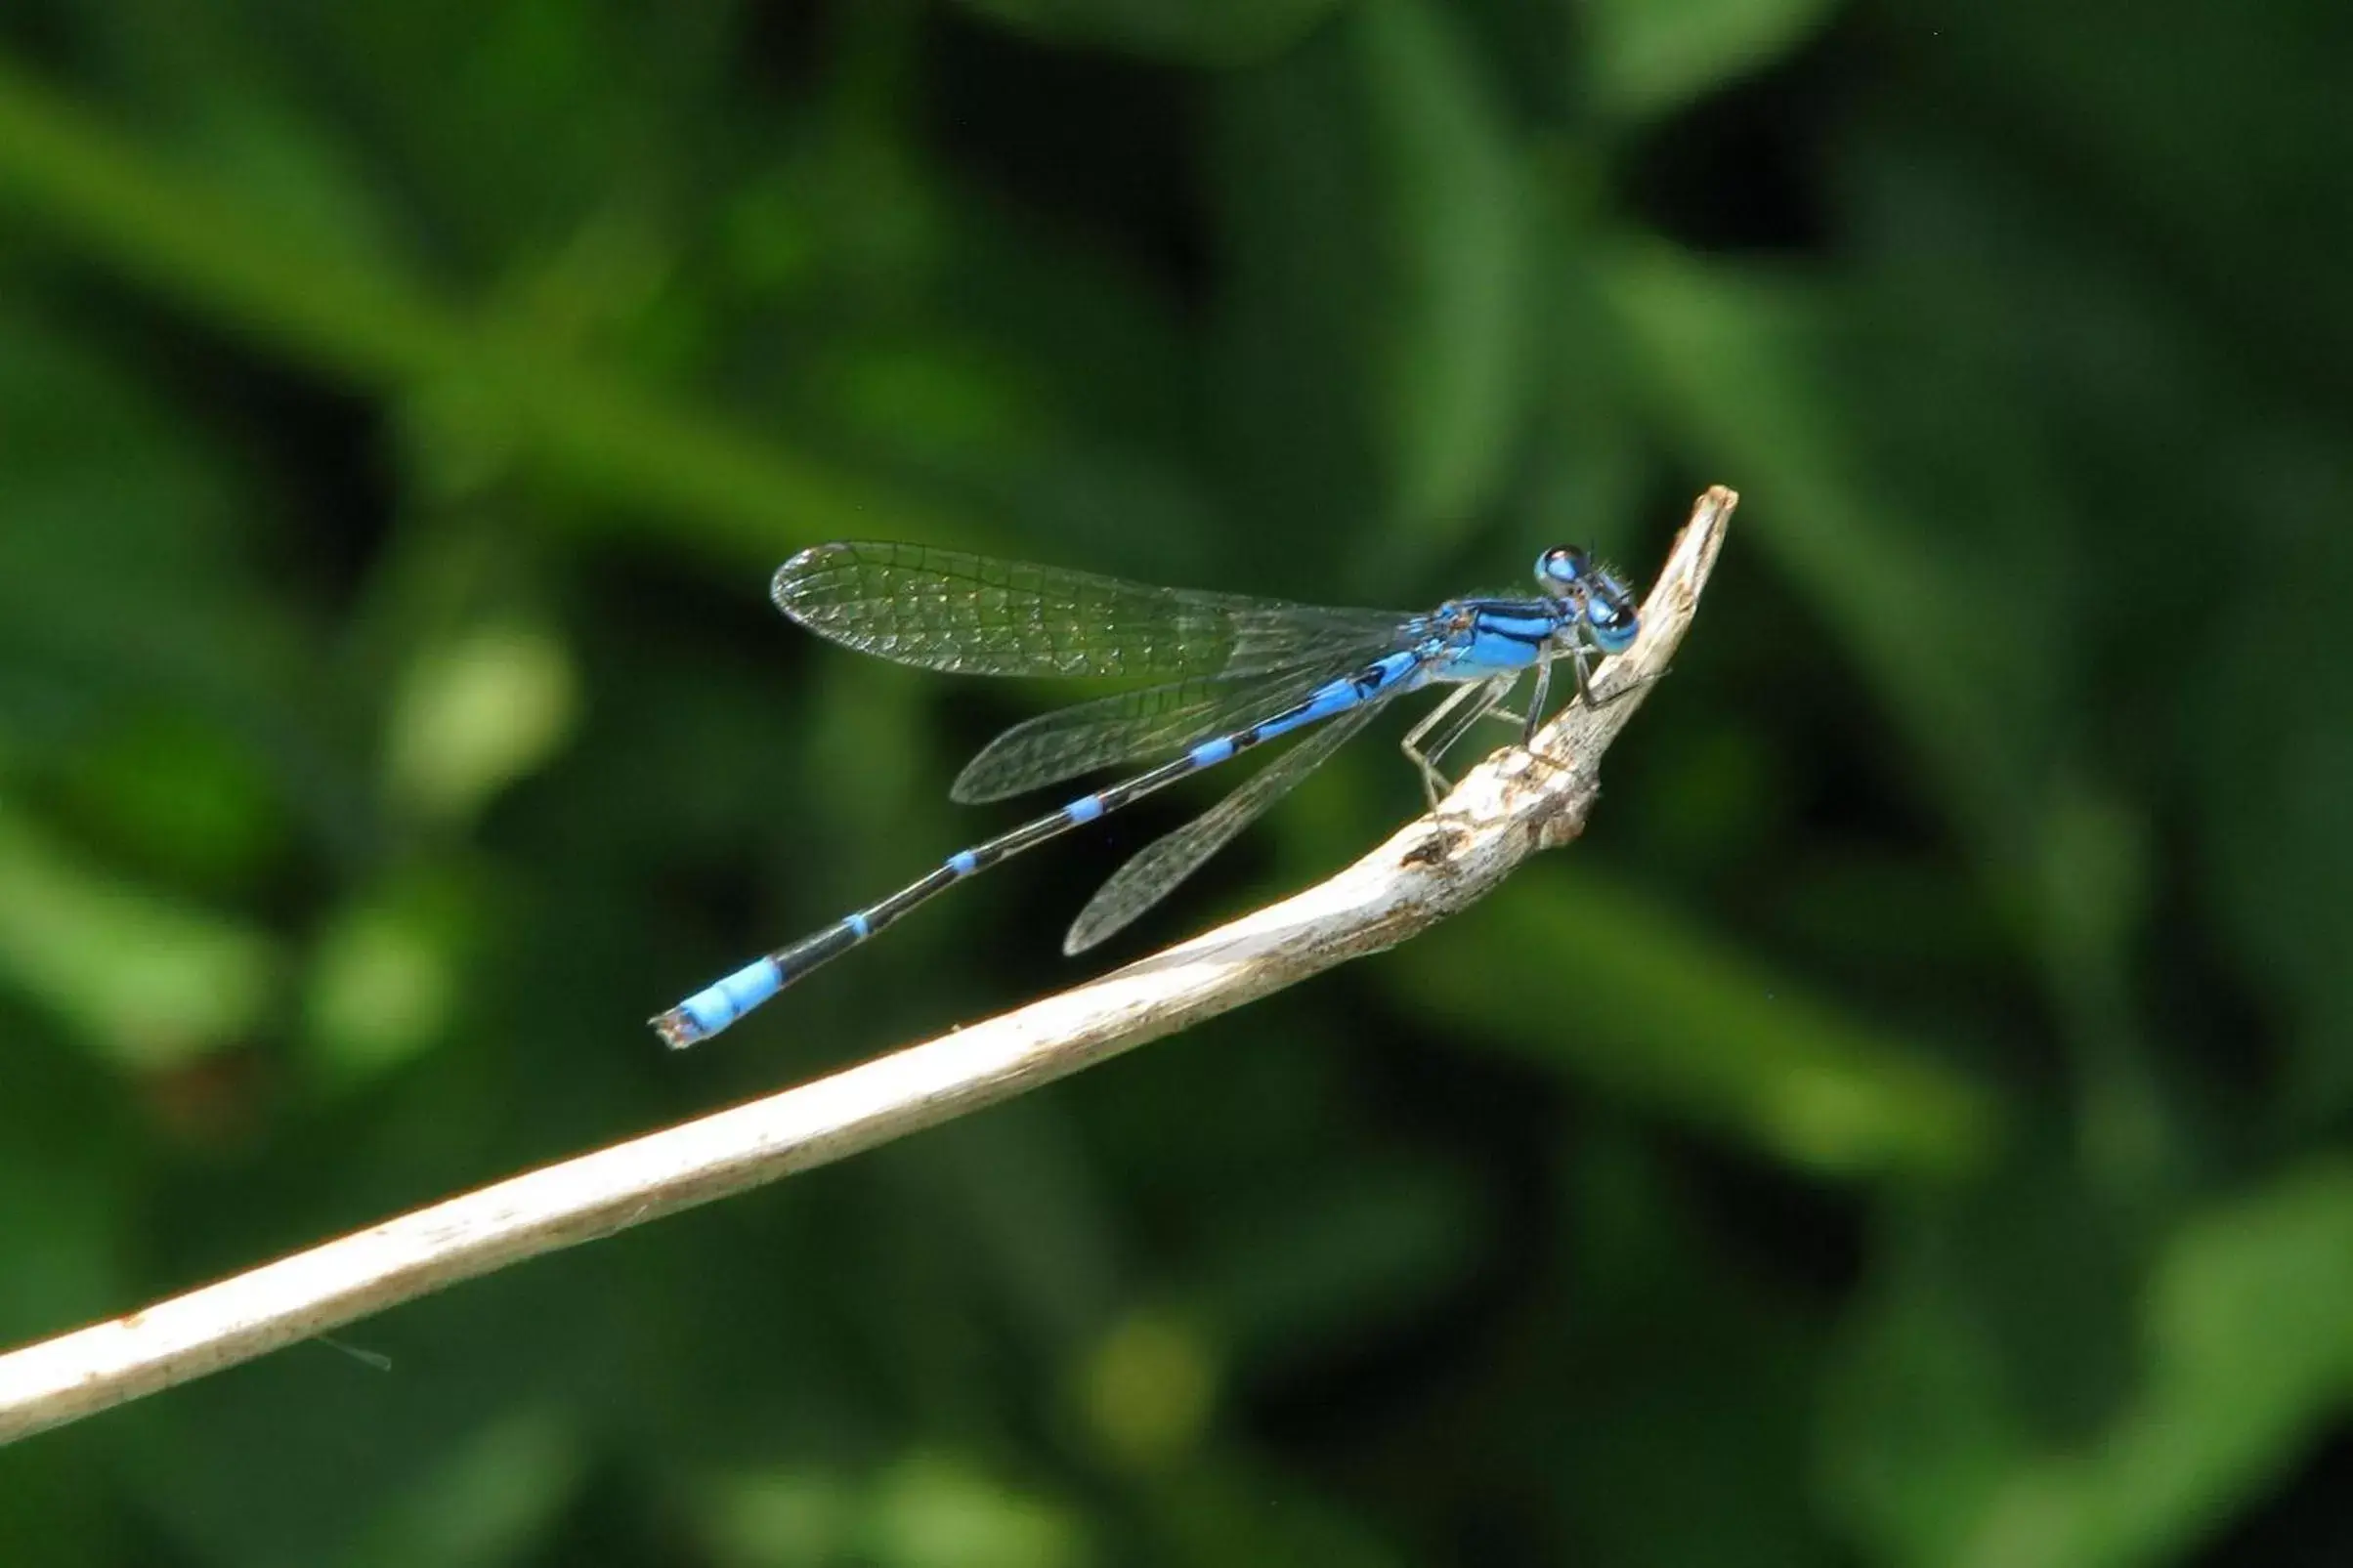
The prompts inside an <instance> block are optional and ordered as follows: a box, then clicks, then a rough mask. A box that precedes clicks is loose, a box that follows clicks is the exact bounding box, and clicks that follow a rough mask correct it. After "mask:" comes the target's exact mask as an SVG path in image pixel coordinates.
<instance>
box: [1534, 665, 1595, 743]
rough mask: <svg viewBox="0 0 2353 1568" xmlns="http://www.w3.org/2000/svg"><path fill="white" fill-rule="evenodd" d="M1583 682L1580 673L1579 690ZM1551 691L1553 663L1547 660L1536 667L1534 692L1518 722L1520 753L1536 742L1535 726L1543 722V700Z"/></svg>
mask: <svg viewBox="0 0 2353 1568" xmlns="http://www.w3.org/2000/svg"><path fill="white" fill-rule="evenodd" d="M1583 682H1584V676H1583V673H1582V672H1581V671H1580V673H1579V675H1578V684H1579V688H1580V689H1582V687H1583ZM1552 689H1553V661H1552V660H1551V659H1549V658H1548V659H1544V660H1542V661H1540V662H1539V663H1538V664H1537V665H1536V690H1535V692H1534V694H1533V695H1532V696H1530V697H1529V698H1528V711H1527V717H1526V718H1523V719H1521V720H1520V721H1519V749H1520V750H1522V751H1525V750H1526V749H1527V748H1528V747H1529V746H1531V745H1533V744H1535V742H1536V726H1537V725H1539V724H1542V723H1543V722H1544V699H1545V698H1546V697H1547V696H1548V695H1549V694H1550V693H1551V691H1552Z"/></svg>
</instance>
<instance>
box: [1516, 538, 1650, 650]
mask: <svg viewBox="0 0 2353 1568" xmlns="http://www.w3.org/2000/svg"><path fill="white" fill-rule="evenodd" d="M1536 581H1537V582H1538V583H1539V584H1541V585H1542V586H1543V588H1544V591H1545V592H1547V593H1549V594H1551V595H1552V596H1553V597H1554V598H1556V599H1562V600H1565V601H1567V602H1568V603H1570V604H1573V605H1575V606H1576V607H1577V609H1578V611H1579V616H1578V618H1579V620H1580V621H1581V622H1582V623H1583V625H1584V627H1585V630H1586V634H1587V635H1588V636H1590V637H1591V638H1592V639H1593V644H1594V646H1595V647H1596V648H1599V649H1600V650H1601V651H1602V652H1603V653H1604V654H1620V653H1624V652H1625V651H1626V650H1627V649H1628V648H1630V647H1632V646H1633V643H1634V634H1635V632H1636V631H1637V630H1638V629H1640V626H1641V619H1640V617H1639V616H1637V615H1636V614H1635V611H1634V596H1633V595H1632V594H1631V593H1629V592H1627V591H1626V585H1625V584H1624V583H1622V582H1620V581H1618V579H1617V573H1615V572H1611V571H1610V570H1609V569H1608V568H1607V567H1605V566H1603V565H1601V564H1600V563H1599V562H1597V561H1595V560H1594V558H1593V557H1592V556H1590V555H1587V554H1586V553H1585V552H1584V551H1583V550H1580V549H1578V548H1577V547H1576V546H1575V545H1573V544H1561V545H1555V546H1554V547H1553V548H1552V549H1550V550H1547V551H1545V552H1544V553H1543V554H1542V555H1540V556H1538V557H1537V558H1536Z"/></svg>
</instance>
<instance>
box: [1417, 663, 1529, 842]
mask: <svg viewBox="0 0 2353 1568" xmlns="http://www.w3.org/2000/svg"><path fill="white" fill-rule="evenodd" d="M1518 683H1519V676H1518V674H1511V675H1497V676H1492V677H1490V678H1489V679H1487V680H1483V681H1476V682H1473V683H1471V684H1470V685H1467V686H1463V687H1461V688H1458V689H1457V690H1456V691H1455V693H1454V694H1453V695H1452V696H1451V697H1449V698H1447V699H1446V700H1445V701H1443V702H1440V703H1439V704H1438V705H1437V706H1436V707H1433V708H1432V709H1431V710H1430V711H1429V712H1428V713H1426V714H1424V715H1423V717H1422V721H1421V722H1420V723H1419V724H1416V725H1415V726H1414V727H1413V728H1412V729H1411V730H1409V731H1407V732H1406V736H1405V739H1404V740H1403V741H1400V742H1397V749H1398V750H1400V751H1402V752H1404V753H1405V759H1406V760H1407V761H1408V762H1411V763H1412V764H1413V765H1414V768H1415V770H1416V771H1417V772H1419V773H1420V774H1421V776H1422V792H1423V793H1424V794H1425V795H1427V796H1428V797H1429V799H1430V814H1431V815H1432V816H1433V817H1434V816H1436V815H1437V812H1438V797H1439V796H1441V795H1443V794H1444V793H1445V792H1446V791H1447V790H1449V789H1452V788H1453V787H1454V781H1453V780H1451V779H1449V778H1447V777H1446V776H1445V775H1444V774H1443V773H1440V772H1439V771H1438V767H1437V760H1436V759H1437V758H1439V757H1442V756H1444V755H1445V754H1446V750H1447V748H1448V747H1449V746H1451V745H1453V744H1454V743H1455V742H1457V741H1460V740H1461V739H1462V738H1463V737H1464V736H1465V735H1467V734H1468V733H1470V730H1471V727H1472V726H1473V725H1475V724H1476V723H1477V722H1478V721H1479V720H1480V719H1482V718H1484V717H1485V716H1486V714H1487V710H1488V709H1489V708H1491V707H1493V706H1494V705H1495V704H1496V703H1498V702H1500V701H1502V700H1503V699H1504V698H1505V696H1506V695H1508V694H1509V693H1510V692H1511V690H1512V688H1513V687H1514V686H1515V685H1517V684H1518ZM1433 730H1435V731H1438V732H1439V734H1438V738H1437V740H1436V741H1435V742H1433V743H1430V744H1428V745H1425V744H1424V742H1425V741H1426V740H1427V739H1428V738H1429V736H1430V734H1431V732H1432V731H1433Z"/></svg>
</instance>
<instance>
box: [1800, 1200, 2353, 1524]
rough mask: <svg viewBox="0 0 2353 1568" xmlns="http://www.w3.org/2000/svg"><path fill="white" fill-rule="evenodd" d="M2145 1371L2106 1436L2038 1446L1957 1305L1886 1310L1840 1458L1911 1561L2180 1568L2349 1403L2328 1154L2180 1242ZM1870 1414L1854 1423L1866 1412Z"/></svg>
mask: <svg viewBox="0 0 2353 1568" xmlns="http://www.w3.org/2000/svg"><path fill="white" fill-rule="evenodd" d="M2141 1330H2142V1334H2141V1346H2140V1348H2141V1350H2142V1354H2143V1358H2144V1366H2145V1371H2144V1373H2143V1375H2142V1377H2141V1378H2140V1380H2139V1384H2138V1387H2137V1389H2136V1390H2135V1392H2134V1393H2133V1394H2132V1395H2131V1397H2130V1398H2129V1399H2128V1400H2127V1402H2126V1403H2125V1405H2124V1406H2123V1408H2122V1409H2121V1411H2120V1412H2119V1413H2118V1415H2117V1417H2116V1418H2115V1419H2114V1420H2112V1421H2111V1422H2109V1423H2108V1425H2107V1426H2106V1427H2105V1429H2103V1430H2100V1431H2098V1432H2096V1433H2094V1434H2092V1435H2091V1436H2090V1437H2089V1438H2086V1437H2084V1436H2082V1435H2080V1434H2075V1435H2072V1436H2068V1437H2066V1438H2064V1439H2058V1440H2049V1441H2044V1440H2038V1438H2037V1437H2036V1436H2035V1435H2033V1434H2034V1428H2033V1427H2032V1423H2031V1422H2029V1421H2028V1420H2026V1419H2025V1418H2024V1415H2023V1413H2022V1412H2021V1411H2020V1410H2019V1409H2017V1408H2016V1406H2015V1404H2014V1403H2012V1402H2009V1401H2005V1399H2004V1398H2003V1397H2002V1396H2001V1393H2000V1390H2001V1389H2002V1388H2003V1387H2004V1386H2005V1385H2006V1384H2007V1385H2010V1386H2014V1384H2013V1383H2011V1381H2010V1379H2008V1378H2006V1377H2004V1376H2003V1368H2002V1364H2001V1362H2002V1358H2001V1354H2000V1351H1999V1348H1998V1346H1997V1345H1996V1344H1995V1343H1994V1342H1992V1341H1990V1340H1989V1339H1987V1338H1986V1337H1984V1336H1983V1335H1982V1334H1980V1333H1979V1332H1978V1330H1977V1329H1976V1328H1974V1327H1973V1326H1972V1325H1971V1323H1970V1322H1969V1320H1968V1318H1967V1317H1966V1315H1965V1314H1963V1313H1960V1312H1956V1311H1954V1310H1953V1303H1952V1300H1951V1298H1950V1296H1949V1294H1948V1293H1912V1294H1910V1295H1907V1296H1906V1297H1904V1300H1903V1303H1902V1308H1901V1310H1899V1311H1895V1312H1892V1313H1882V1314H1880V1315H1879V1316H1878V1317H1877V1318H1876V1319H1875V1320H1874V1321H1873V1323H1872V1326H1871V1328H1870V1330H1869V1333H1868V1335H1867V1336H1866V1339H1865V1341H1864V1349H1865V1355H1864V1357H1863V1358H1862V1359H1860V1360H1859V1361H1858V1362H1857V1364H1856V1366H1855V1368H1854V1371H1855V1373H1856V1381H1855V1384H1854V1386H1856V1387H1857V1388H1859V1389H1871V1390H1874V1391H1875V1397H1874V1398H1873V1399H1872V1400H1871V1401H1870V1402H1869V1403H1868V1405H1867V1409H1861V1408H1859V1407H1857V1406H1854V1405H1849V1406H1848V1407H1847V1419H1846V1420H1844V1421H1843V1422H1842V1423H1840V1424H1837V1425H1834V1427H1833V1434H1834V1435H1833V1451H1832V1452H1833V1460H1834V1462H1835V1463H1837V1464H1838V1466H1839V1474H1840V1475H1841V1477H1842V1479H1843V1481H1844V1482H1845V1483H1846V1484H1845V1485H1842V1486H1841V1487H1840V1488H1839V1493H1838V1495H1840V1496H1842V1497H1845V1498H1847V1499H1849V1500H1850V1501H1851V1504H1852V1505H1853V1506H1854V1508H1855V1514H1856V1522H1857V1524H1858V1525H1859V1526H1860V1527H1861V1530H1862V1531H1863V1533H1864V1534H1865V1535H1866V1536H1867V1537H1868V1538H1869V1539H1870V1540H1872V1541H1873V1542H1874V1543H1875V1545H1876V1547H1877V1548H1878V1550H1879V1551H1880V1552H1882V1553H1884V1555H1885V1560H1888V1561H1891V1562H1895V1563H1900V1564H1904V1565H1908V1568H2141V1565H2155V1564H2160V1563H2167V1562H2177V1561H2181V1560H2183V1556H2184V1553H2186V1552H2187V1551H2189V1550H2191V1549H2192V1548H2193V1547H2195V1546H2196V1545H2197V1543H2198V1542H2199V1541H2200V1540H2201V1539H2202V1538H2203V1536H2205V1535H2206V1534H2207V1533H2208V1532H2209V1531H2211V1530H2212V1529H2213V1528H2214V1525H2215V1522H2216V1520H2217V1519H2218V1518H2219V1517H2220V1516H2221V1515H2222V1514H2223V1512H2224V1511H2225V1510H2226V1509H2227V1508H2228V1507H2229V1506H2230V1505H2231V1504H2234V1503H2236V1502H2238V1501H2240V1500H2243V1499H2246V1498H2247V1497H2249V1496H2250V1495H2256V1494H2259V1493H2260V1492H2261V1491H2262V1490H2264V1489H2265V1488H2266V1487H2267V1486H2268V1485H2270V1484H2273V1483H2274V1482H2276V1481H2277V1480H2278V1479H2280V1478H2281V1477H2282V1476H2283V1474H2284V1472H2286V1471H2287V1470H2288V1469H2289V1467H2290V1466H2292V1465H2293V1464H2294V1463H2295V1462H2296V1460H2297V1459H2298V1457H2299V1456H2300V1455H2301V1454H2302V1453H2303V1452H2304V1451H2305V1449H2306V1448H2307V1447H2308V1446H2309V1445H2311V1444H2312V1443H2313V1442H2314V1441H2316V1440H2317V1439H2318V1438H2319V1436H2320V1435H2321V1433H2322V1432H2323V1431H2325V1430H2326V1429H2327V1427H2328V1426H2329V1424H2330V1423H2331V1422H2332V1420H2336V1419H2337V1417H2338V1415H2339V1413H2340V1412H2341V1411H2342V1410H2343V1409H2344V1407H2345V1403H2346V1401H2347V1399H2348V1397H2349V1396H2353V1168H2349V1167H2347V1166H2346V1165H2343V1164H2341V1163H2337V1162H2326V1163H2321V1164H2316V1165H2309V1166H2306V1167H2304V1168H2303V1169H2301V1170H2298V1171H2295V1172H2293V1173H2291V1174H2289V1175H2288V1176H2286V1177H2284V1178H2282V1179H2281V1180H2279V1181H2277V1182H2275V1183H2274V1184H2273V1185H2272V1186H2271V1187H2269V1188H2267V1189H2264V1190H2260V1191H2258V1192H2256V1193H2254V1194H2252V1195H2251V1196H2249V1197H2246V1198H2243V1199H2241V1200H2239V1201H2237V1202H2235V1203H2229V1204H2225V1205H2221V1206H2218V1207H2216V1208H2213V1209H2211V1210H2210V1211H2208V1212H2206V1213H2205V1214H2203V1216H2201V1217H2198V1218H2196V1219H2194V1220H2192V1221H2191V1222H2189V1223H2188V1224H2185V1225H2184V1226H2182V1227H2181V1229H2180V1230H2179V1231H2178V1232H2176V1233H2175V1234H2174V1236H2173V1237H2172V1238H2171V1240H2170V1242H2169V1243H2168V1245H2167V1246H2166V1247H2165V1249H2164V1250H2163V1252H2162V1253H2161V1255H2160V1260H2159V1262H2158V1264H2157V1266H2156V1268H2155V1270H2154V1271H2153V1274H2152V1276H2151V1278H2150V1279H2149V1281H2148V1284H2147V1287H2146V1290H2145V1293H2144V1295H2143V1298H2142V1312H2141ZM1859 1417H1860V1420H1858V1419H1857V1418H1859Z"/></svg>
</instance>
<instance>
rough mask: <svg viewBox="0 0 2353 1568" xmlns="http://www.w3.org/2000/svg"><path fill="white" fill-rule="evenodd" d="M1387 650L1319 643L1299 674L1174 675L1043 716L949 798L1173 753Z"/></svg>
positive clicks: (967, 775) (999, 791)
mask: <svg viewBox="0 0 2353 1568" xmlns="http://www.w3.org/2000/svg"><path fill="white" fill-rule="evenodd" d="M1390 646H1391V639H1390V637H1389V636H1386V635H1385V636H1384V637H1383V638H1382V639H1381V640H1380V641H1379V642H1378V643H1364V644H1359V645H1357V646H1356V647H1355V648H1352V649H1330V648H1326V649H1323V650H1321V651H1320V657H1319V658H1318V659H1317V661H1316V662H1315V663H1312V664H1307V665H1303V666H1301V667H1300V668H1298V669H1294V670H1278V671H1275V672H1273V673H1271V674H1266V675H1250V676H1241V677H1235V676H1212V677H1205V678H1196V679H1193V680H1187V681H1172V682H1170V683H1169V684H1167V685H1165V686H1147V687H1145V688H1143V689H1142V690H1141V691H1136V692H1120V693H1116V694H1114V695H1113V696H1110V697H1104V698H1097V699H1095V700H1093V701H1091V702H1081V703H1079V704H1078V705H1077V706H1075V707H1066V708H1057V709H1055V710H1054V711H1053V712H1051V713H1041V714H1039V715H1038V716H1037V717H1036V718H1034V719H1027V720H1024V721H1023V722H1022V723H1019V724H1016V725H1014V726H1013V727H1012V728H1011V729H1009V730H1007V731H1005V734H1003V735H1001V736H999V737H998V738H997V739H996V740H994V741H991V742H989V743H988V744H987V745H985V746H983V747H981V749H980V753H979V755H977V756H975V757H974V758H973V759H972V760H971V761H970V762H969V763H967V764H965V766H964V771H963V773H960V774H958V775H957V776H956V783H955V784H952V785H950V786H949V789H948V794H949V796H950V798H952V799H955V800H959V801H962V802H963V803H964V804H966V805H973V804H977V803H978V802H980V801H984V800H1002V799H1004V798H1005V796H1007V795H1017V794H1020V793H1022V792H1023V791H1025V790H1030V789H1039V788H1043V787H1044V786H1046V785H1047V784H1060V783H1061V782H1062V781H1063V780H1065V779H1075V778H1078V777H1079V776H1080V775H1081V774H1087V773H1093V772H1095V771H1097V770H1098V769H1102V768H1110V767H1116V766H1118V765H1120V764H1122V763H1127V762H1136V761H1141V760H1144V759H1146V758H1156V757H1161V756H1169V755H1174V754H1175V753H1176V752H1177V751H1180V750H1182V749H1183V748H1184V747H1186V746H1188V745H1191V744H1192V743H1193V742H1196V741H1206V740H1208V739H1210V738H1211V737H1212V736H1218V735H1224V734H1226V733H1228V732H1229V731H1233V730H1238V729H1241V728H1242V727H1243V726H1244V725H1247V724H1250V723H1252V722H1254V721H1256V720H1258V719H1262V718H1264V717H1265V716H1266V715H1267V714H1269V713H1279V712H1281V711H1282V710H1283V709H1284V708H1286V707H1289V706H1290V705H1291V704H1292V703H1294V702H1296V701H1298V700H1299V699H1302V698H1304V697H1305V696H1306V695H1307V694H1308V693H1309V692H1312V691H1314V690H1315V689H1316V688H1317V687H1319V686H1321V685H1323V684H1324V683H1325V682H1327V681H1330V680H1333V679H1335V678H1336V677H1338V676H1340V675H1344V674H1346V673H1348V671H1349V670H1352V669H1354V668H1356V667H1357V666H1358V665H1360V664H1361V663H1363V662H1364V660H1365V659H1366V658H1368V657H1372V655H1373V654H1374V653H1375V652H1376V651H1379V650H1386V649H1387V648H1389V647H1390Z"/></svg>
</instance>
